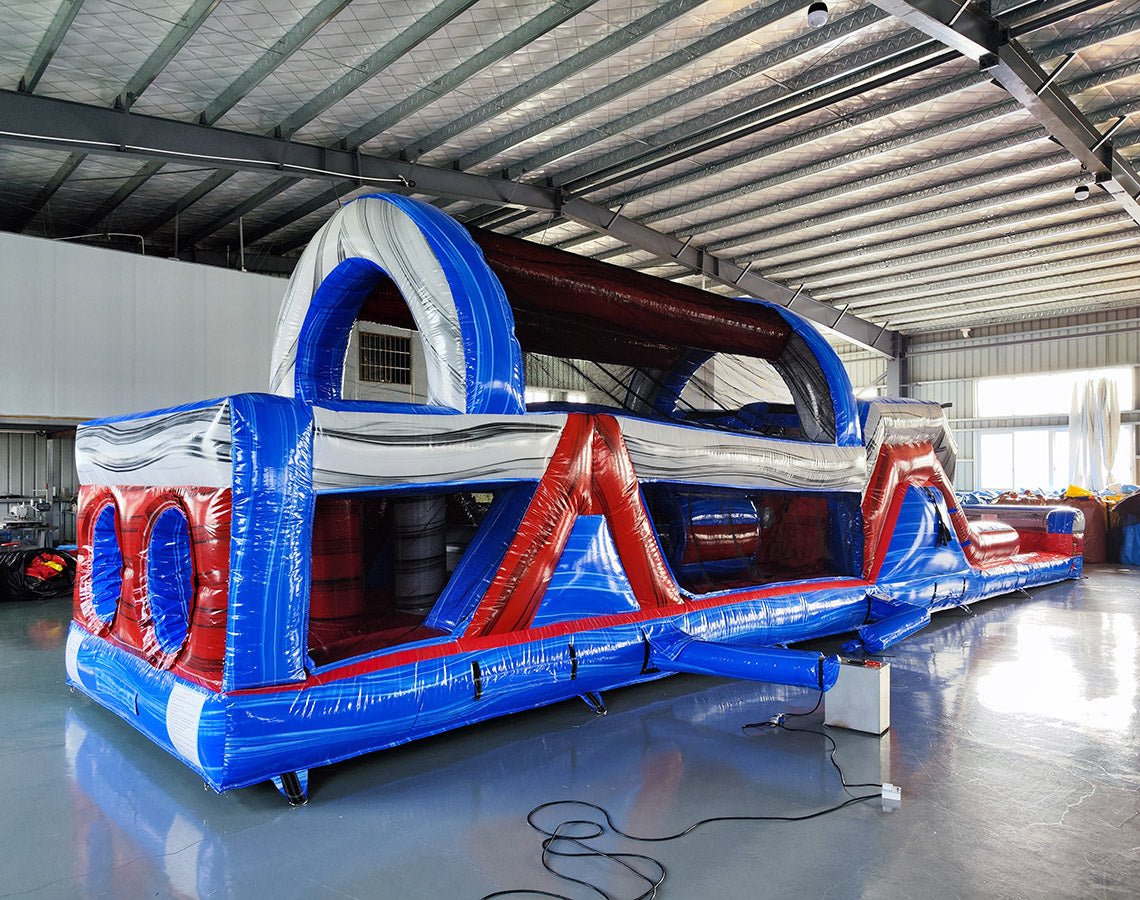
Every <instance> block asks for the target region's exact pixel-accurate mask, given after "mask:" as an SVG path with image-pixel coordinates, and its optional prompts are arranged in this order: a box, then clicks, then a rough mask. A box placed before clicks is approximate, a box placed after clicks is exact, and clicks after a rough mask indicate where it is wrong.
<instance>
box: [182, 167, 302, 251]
mask: <svg viewBox="0 0 1140 900" xmlns="http://www.w3.org/2000/svg"><path fill="white" fill-rule="evenodd" d="M299 183H300V182H299V181H298V179H296V178H293V177H291V176H283V177H281V178H276V179H274V180H273V181H271V182H270V183H269V184H267V185H266V186H265V187H263V188H261V189H260V190H258V191H256V192H254V193H253V194H252V195H250V196H249V197H246V198H245V199H244V200H242V201H241V202H239V203H236V204H234V205H233V206H231V207H230V208H229V209H227V210H226V211H225V212H224V213H222V214H221V215H219V216H215V217H214V218H213V219H211V220H210V221H209V222H208V223H206V224H205V225H203V226H201V227H199V228H197V229H195V230H194V231H193V232H191V233H190V234H188V235H187V236H186V240H185V242H184V243H185V244H186V246H187V247H191V246H193V245H194V244H198V243H201V242H202V241H204V240H205V239H206V238H208V237H210V236H211V235H214V234H217V233H218V232H219V231H221V230H222V229H223V228H225V227H226V226H227V225H229V224H230V223H231V222H236V221H237V220H238V219H240V218H241V217H242V216H244V215H246V214H248V213H251V212H253V210H255V209H257V208H258V207H259V206H261V205H262V204H263V203H267V202H269V201H270V200H272V199H273V198H274V197H276V196H277V195H278V194H281V193H284V192H285V191H287V190H289V188H291V187H296V186H297V185H298V184H299Z"/></svg>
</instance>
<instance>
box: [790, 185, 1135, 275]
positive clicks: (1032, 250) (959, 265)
mask: <svg viewBox="0 0 1140 900" xmlns="http://www.w3.org/2000/svg"><path fill="white" fill-rule="evenodd" d="M1105 199H1106V200H1107V199H1108V198H1105ZM1128 221H1130V219H1129V218H1128V214H1127V213H1125V212H1124V210H1121V209H1116V210H1114V211H1113V212H1110V213H1108V214H1106V215H1103V216H1093V217H1092V218H1088V219H1077V220H1076V221H1072V222H1062V223H1059V224H1056V225H1050V226H1048V227H1046V228H1038V229H1034V230H1032V231H1022V232H1014V233H1010V234H1003V235H1000V236H998V237H993V238H988V239H985V240H977V239H976V237H975V236H974V232H975V231H976V229H977V226H976V225H965V226H962V227H960V228H957V229H948V230H947V231H945V232H942V233H941V234H939V235H937V237H938V239H939V240H943V239H946V238H948V237H951V234H952V233H953V236H955V237H964V238H965V239H966V240H965V242H964V243H957V244H951V245H950V246H948V247H942V248H940V249H938V250H928V251H926V252H925V253H915V254H909V255H906V256H896V257H888V258H886V259H882V260H880V261H878V262H874V263H868V264H866V265H862V266H854V267H845V263H846V260H844V261H843V262H841V263H840V264H839V265H835V261H834V260H827V261H826V263H827V264H830V265H826V264H825V265H824V266H823V267H820V268H814V269H813V267H811V266H808V267H806V268H799V269H797V268H795V267H789V268H787V269H776V270H772V271H769V272H768V275H769V276H770V277H772V278H777V279H780V280H782V281H787V280H788V279H796V280H801V281H803V280H810V281H811V284H812V286H813V288H814V289H815V290H816V291H821V288H826V287H829V286H831V285H846V286H847V287H852V288H853V287H860V286H863V285H874V286H886V285H892V284H901V283H904V282H905V281H906V280H908V279H923V278H929V279H936V278H938V277H939V276H941V275H953V274H958V273H961V272H962V271H963V270H968V269H971V268H979V267H985V266H1002V265H1008V264H1009V263H1010V262H1022V261H1025V260H1038V259H1041V258H1043V257H1049V256H1061V255H1064V254H1065V253H1072V252H1074V251H1081V250H1093V249H1096V248H1097V247H1102V246H1107V245H1109V244H1113V243H1116V242H1117V241H1122V240H1132V239H1133V235H1132V234H1130V233H1129V232H1127V231H1120V230H1119V229H1118V230H1116V231H1114V232H1113V233H1112V234H1110V235H1099V236H1097V237H1090V238H1083V239H1081V240H1077V241H1073V242H1071V243H1068V244H1058V243H1056V241H1057V239H1058V238H1060V237H1063V236H1066V235H1074V234H1079V233H1080V232H1082V231H1091V230H1093V229H1095V228H1113V227H1114V226H1116V225H1120V224H1121V223H1123V222H1128ZM928 240H929V238H928ZM1032 242H1038V245H1037V246H1033V247H1027V248H1026V249H1024V250H1018V249H1016V248H1017V246H1018V245H1025V244H1027V243H1032ZM897 249H902V248H897ZM897 249H896V246H895V244H893V243H890V244H883V245H882V246H881V247H876V248H875V253H876V254H878V253H890V252H897ZM1002 251H1012V252H1005V253H1004V254H1003V252H1002ZM972 254H978V256H977V258H976V259H966V258H965V257H966V256H969V255H972ZM946 259H950V260H953V262H951V263H949V264H947V265H944V266H930V265H929V264H930V263H937V262H940V261H942V260H946ZM821 293H822V292H821Z"/></svg>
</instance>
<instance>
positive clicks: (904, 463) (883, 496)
mask: <svg viewBox="0 0 1140 900" xmlns="http://www.w3.org/2000/svg"><path fill="white" fill-rule="evenodd" d="M909 487H931V488H934V489H935V490H937V491H939V492H940V493H941V494H942V496H943V498H944V499H945V500H946V507H947V509H948V510H949V511H950V521H951V524H952V525H953V526H954V533H955V535H956V536H957V538H958V541H959V543H961V545H962V551H963V553H964V554H965V555H966V560H967V561H968V562H969V563H970V565H972V566H976V567H977V568H980V569H981V568H988V567H991V566H993V565H999V564H1004V563H1007V562H1009V561H1010V559H1011V558H1012V557H1013V556H1014V554H1016V553H1017V551H1018V546H1019V540H1020V539H1019V536H1018V534H1017V531H1016V530H1014V529H1013V528H1011V527H1010V526H1009V525H1005V524H1002V523H1000V522H987V523H985V527H984V528H979V527H978V526H979V525H982V524H983V523H981V522H974V523H971V522H969V521H968V520H967V519H966V514H965V513H963V512H962V510H960V509H959V508H958V500H957V498H956V497H955V496H954V489H953V488H952V487H951V486H950V483H949V481H948V480H947V478H946V473H945V472H943V471H942V466H941V465H940V464H939V462H938V457H937V456H935V454H934V450H933V448H932V447H931V446H930V444H929V443H922V444H888V445H887V446H885V447H883V448H882V450H880V451H879V460H878V463H877V464H876V466H875V471H874V473H873V474H872V476H871V481H870V484H868V486H867V493H866V495H865V496H864V497H863V533H864V546H863V560H864V562H863V577H864V579H866V580H867V581H875V580H876V579H877V578H878V577H879V570H880V569H881V568H882V566H883V560H884V559H885V557H886V553H887V549H888V546H889V544H890V538H891V535H892V534H894V530H895V523H896V522H897V521H898V517H899V510H900V509H901V508H902V503H903V498H904V496H905V495H906V490H907V488H909Z"/></svg>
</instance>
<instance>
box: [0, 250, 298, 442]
mask: <svg viewBox="0 0 1140 900" xmlns="http://www.w3.org/2000/svg"><path fill="white" fill-rule="evenodd" d="M285 285H286V281H285V280H284V279H281V278H273V277H269V276H265V275H254V274H250V273H244V272H235V271H231V270H228V269H221V268H217V267H212V266H204V265H196V264H193V263H184V262H178V261H175V260H169V259H160V258H157V257H148V256H141V255H138V254H134V253H124V252H120V251H114V250H105V249H102V248H97V247H87V246H82V245H78V244H73V243H67V242H60V241H50V240H45V239H43V238H32V237H25V236H23V235H15V234H8V233H0V323H2V326H0V365H2V367H3V371H4V372H5V373H6V377H5V381H6V385H5V386H4V389H3V390H0V419H3V420H7V421H9V422H11V421H19V420H22V419H37V420H39V419H44V418H56V419H64V420H72V421H74V420H82V419H89V418H94V417H98V416H109V415H118V414H122V413H130V412H141V411H145V410H149V409H158V408H161V407H165V406H173V405H177V404H180V403H187V402H191V401H195V400H204V399H207V398H210V397H216V396H221V395H223V394H231V393H237V392H241V391H263V390H266V388H267V386H268V380H269V352H270V345H271V342H272V339H273V327H274V323H275V322H276V319H277V310H278V307H279V306H280V304H281V298H282V296H283V295H284V292H285Z"/></svg>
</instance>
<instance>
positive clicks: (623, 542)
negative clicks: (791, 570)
mask: <svg viewBox="0 0 1140 900" xmlns="http://www.w3.org/2000/svg"><path fill="white" fill-rule="evenodd" d="M586 515H602V516H605V517H606V521H607V523H608V524H609V526H610V533H611V534H612V535H613V538H614V544H615V545H616V547H617V551H618V556H619V557H620V558H621V561H622V566H623V568H624V569H625V573H626V577H627V578H629V583H630V585H631V586H632V587H633V590H634V594H635V596H636V597H637V600H638V603H639V605H640V606H641V608H642V609H654V608H658V607H663V606H674V605H679V604H680V603H682V599H681V593H680V591H679V590H678V589H677V586H676V584H675V583H674V582H673V579H672V578H671V577H670V575H669V569H668V567H667V566H666V564H665V560H664V559H662V557H661V551H660V548H659V547H658V544H657V537H656V535H655V534H654V531H653V526H652V524H651V523H650V520H649V516H648V514H647V513H646V512H645V507H644V506H643V505H642V503H641V491H640V488H639V486H638V483H637V476H636V475H635V473H634V471H633V463H632V462H631V460H630V458H629V452H628V451H627V450H626V447H625V441H624V440H623V439H622V436H621V429H620V427H619V426H618V423H617V420H616V419H614V418H613V416H589V415H582V414H572V415H570V416H568V417H567V421H566V428H565V429H564V430H563V432H562V437H561V438H560V439H559V441H558V446H557V447H556V448H555V451H554V456H553V458H552V459H551V461H550V465H549V466H548V467H547V469H546V472H545V473H544V474H543V476H542V479H541V480H540V481H539V483H538V488H537V489H536V490H535V494H534V498H533V499H532V500H531V502H530V505H529V506H528V507H527V511H526V513H525V514H524V515H523V519H522V522H521V523H520V524H519V529H518V533H517V534H516V535H515V538H514V540H512V541H511V544H510V546H509V547H508V548H507V552H506V555H505V557H504V558H503V564H502V566H501V567H500V568H499V571H498V572H497V573H496V574H495V577H494V579H493V580H492V582H491V586H490V587H489V588H488V589H487V593H486V594H485V595H484V596H483V599H482V600H481V601H480V603H479V607H478V609H476V611H475V615H474V616H473V618H472V620H471V624H470V625H469V626H468V628H467V631H466V632H465V636H466V637H472V636H475V635H492V634H503V633H506V632H511V631H521V630H523V629H526V628H527V627H529V625H530V623H531V621H532V620H533V619H534V614H535V612H536V611H537V610H538V606H539V604H540V603H541V602H542V597H543V594H544V593H545V591H546V587H547V585H548V584H549V583H550V579H551V576H552V575H553V574H554V569H555V568H556V567H557V565H558V560H559V559H560V558H561V556H562V551H563V550H564V549H565V548H566V541H567V540H568V539H569V537H570V532H571V530H572V529H573V528H574V522H575V521H576V520H577V518H578V517H579V516H586Z"/></svg>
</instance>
